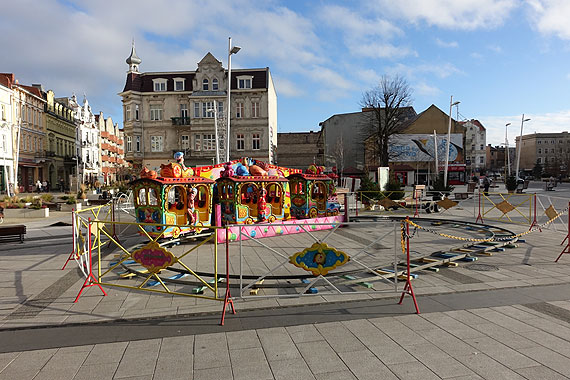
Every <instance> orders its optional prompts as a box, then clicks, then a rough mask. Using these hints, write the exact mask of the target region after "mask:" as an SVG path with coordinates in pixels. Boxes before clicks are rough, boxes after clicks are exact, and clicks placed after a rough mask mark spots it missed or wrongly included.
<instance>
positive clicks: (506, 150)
mask: <svg viewBox="0 0 570 380" xmlns="http://www.w3.org/2000/svg"><path fill="white" fill-rule="evenodd" d="M509 125H511V123H507V124H505V155H506V156H507V157H506V158H505V165H506V167H505V183H506V181H507V178H508V177H507V173H508V174H509V177H510V176H511V159H510V157H509V156H510V154H509V139H508V138H507V130H508V126H509Z"/></svg>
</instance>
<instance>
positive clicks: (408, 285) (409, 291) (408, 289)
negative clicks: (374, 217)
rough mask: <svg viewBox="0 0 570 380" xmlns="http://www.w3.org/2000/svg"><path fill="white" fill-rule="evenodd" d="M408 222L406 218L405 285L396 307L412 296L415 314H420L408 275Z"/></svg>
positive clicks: (409, 275) (409, 274)
mask: <svg viewBox="0 0 570 380" xmlns="http://www.w3.org/2000/svg"><path fill="white" fill-rule="evenodd" d="M409 220H410V218H409V217H406V263H407V269H406V272H407V273H406V285H404V290H403V291H402V296H401V297H400V302H398V305H401V304H402V301H403V300H404V296H405V295H406V294H409V295H411V296H412V299H413V300H414V306H415V307H416V314H420V309H419V307H418V302H417V301H416V295H415V294H414V289H413V288H412V280H411V273H410V238H409V236H410V224H409V223H408V221H409Z"/></svg>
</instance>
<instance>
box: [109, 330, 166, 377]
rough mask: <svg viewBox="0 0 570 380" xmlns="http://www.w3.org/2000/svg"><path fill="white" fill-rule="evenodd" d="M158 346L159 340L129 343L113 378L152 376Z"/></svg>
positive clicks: (158, 349)
mask: <svg viewBox="0 0 570 380" xmlns="http://www.w3.org/2000/svg"><path fill="white" fill-rule="evenodd" d="M160 344H161V340H160V339H150V340H141V341H131V342H129V344H128V346H127V349H126V350H125V353H124V354H123V358H122V359H121V362H120V363H119V368H117V372H116V373H115V378H117V379H120V378H125V377H129V376H133V375H137V376H144V375H152V374H153V373H154V369H155V367H156V362H157V360H158V353H159V351H160Z"/></svg>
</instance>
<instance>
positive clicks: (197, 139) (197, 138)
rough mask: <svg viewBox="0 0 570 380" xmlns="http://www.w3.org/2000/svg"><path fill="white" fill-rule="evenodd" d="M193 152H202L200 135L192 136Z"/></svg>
mask: <svg viewBox="0 0 570 380" xmlns="http://www.w3.org/2000/svg"><path fill="white" fill-rule="evenodd" d="M194 150H202V143H201V139H200V135H195V136H194Z"/></svg>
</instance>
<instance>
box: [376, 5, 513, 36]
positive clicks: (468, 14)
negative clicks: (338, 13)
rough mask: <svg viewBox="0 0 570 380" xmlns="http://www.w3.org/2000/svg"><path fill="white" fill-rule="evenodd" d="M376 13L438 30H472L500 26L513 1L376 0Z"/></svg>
mask: <svg viewBox="0 0 570 380" xmlns="http://www.w3.org/2000/svg"><path fill="white" fill-rule="evenodd" d="M373 4H374V5H373V7H375V9H376V10H377V12H378V13H383V14H386V13H389V14H391V15H393V16H397V17H401V18H403V19H405V20H407V21H409V22H413V23H420V22H425V23H427V24H428V25H434V26H437V27H440V28H448V29H461V30H474V29H480V28H494V27H497V26H500V25H502V24H503V23H504V21H505V20H506V18H507V17H508V16H509V14H510V12H511V11H512V10H513V9H515V7H516V6H517V1H516V0H422V1H418V0H399V1H392V0H380V1H378V2H376V3H373Z"/></svg>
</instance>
